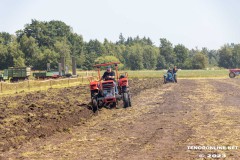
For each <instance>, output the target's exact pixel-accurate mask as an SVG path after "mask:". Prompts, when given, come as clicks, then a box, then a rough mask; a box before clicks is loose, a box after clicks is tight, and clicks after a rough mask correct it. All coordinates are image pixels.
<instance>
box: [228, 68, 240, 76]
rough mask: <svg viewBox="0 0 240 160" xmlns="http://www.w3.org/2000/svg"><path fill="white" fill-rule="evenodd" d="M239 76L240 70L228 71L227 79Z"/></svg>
mask: <svg viewBox="0 0 240 160" xmlns="http://www.w3.org/2000/svg"><path fill="white" fill-rule="evenodd" d="M239 74H240V69H229V77H230V78H235V77H236V76H238V75H239Z"/></svg>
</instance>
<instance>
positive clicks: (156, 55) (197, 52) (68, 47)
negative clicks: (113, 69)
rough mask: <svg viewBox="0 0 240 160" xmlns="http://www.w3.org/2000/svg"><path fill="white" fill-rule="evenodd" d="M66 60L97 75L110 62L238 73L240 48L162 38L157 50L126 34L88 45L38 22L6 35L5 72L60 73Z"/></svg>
mask: <svg viewBox="0 0 240 160" xmlns="http://www.w3.org/2000/svg"><path fill="white" fill-rule="evenodd" d="M196 45H197V44H196ZM61 56H64V57H65V58H66V61H67V65H69V66H71V57H72V56H74V57H76V60H77V67H78V68H79V69H82V70H91V69H93V68H92V66H93V64H95V63H103V62H108V61H120V62H121V63H122V65H121V68H122V69H129V70H142V69H148V70H150V69H166V68H168V67H169V66H173V65H177V66H178V68H182V69H204V68H207V67H223V68H237V67H239V66H240V44H233V43H231V44H223V46H222V47H221V48H219V49H218V50H209V49H208V48H202V49H198V48H194V49H189V48H187V47H185V46H184V45H183V44H177V45H175V46H174V45H173V44H172V43H171V42H170V41H169V40H167V39H165V38H160V46H156V45H155V44H154V43H153V42H152V40H151V39H150V38H148V37H139V36H137V37H124V35H122V34H121V33H120V35H119V39H118V41H116V42H111V41H109V40H107V39H104V41H103V43H102V42H100V41H98V40H90V41H89V42H85V41H84V39H83V37H82V36H81V35H79V34H77V33H74V32H73V29H72V28H71V27H70V26H68V25H66V24H65V23H64V22H62V21H55V20H53V21H49V22H45V21H38V20H32V21H31V23H30V24H26V25H25V27H24V29H22V30H18V31H16V35H11V34H9V33H6V32H0V70H3V69H6V68H7V67H12V66H15V67H17V66H18V67H19V66H30V67H32V69H34V70H45V69H46V64H47V63H51V66H53V67H56V66H57V63H58V62H59V60H60V57H61Z"/></svg>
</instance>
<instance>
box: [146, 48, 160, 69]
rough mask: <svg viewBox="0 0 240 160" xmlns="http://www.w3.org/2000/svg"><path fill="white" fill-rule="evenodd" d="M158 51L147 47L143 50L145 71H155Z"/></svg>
mask: <svg viewBox="0 0 240 160" xmlns="http://www.w3.org/2000/svg"><path fill="white" fill-rule="evenodd" d="M157 54H158V50H157V49H155V48H153V47H152V46H149V45H148V46H145V47H144V48H143V67H144V68H145V69H155V68H156V65H157Z"/></svg>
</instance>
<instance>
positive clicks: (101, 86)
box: [90, 62, 131, 112]
mask: <svg viewBox="0 0 240 160" xmlns="http://www.w3.org/2000/svg"><path fill="white" fill-rule="evenodd" d="M118 64H119V62H110V63H104V64H97V65H95V66H94V67H96V68H97V71H98V80H95V81H92V80H90V90H91V101H92V110H93V112H96V111H97V110H98V109H99V108H101V107H106V108H114V107H117V105H118V102H119V101H121V100H122V101H123V107H124V108H127V107H130V106H131V97H130V92H129V86H128V74H127V73H125V74H124V75H120V76H119V74H118ZM111 65H114V66H115V70H116V82H115V81H114V80H106V81H102V80H101V75H100V69H101V67H102V66H111ZM116 87H117V89H116Z"/></svg>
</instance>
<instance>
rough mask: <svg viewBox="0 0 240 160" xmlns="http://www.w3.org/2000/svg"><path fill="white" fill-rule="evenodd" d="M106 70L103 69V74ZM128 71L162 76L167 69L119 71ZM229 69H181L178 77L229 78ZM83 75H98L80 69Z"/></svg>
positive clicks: (141, 75)
mask: <svg viewBox="0 0 240 160" xmlns="http://www.w3.org/2000/svg"><path fill="white" fill-rule="evenodd" d="M103 72H104V71H101V75H102V74H103ZM125 72H127V73H128V75H129V78H158V77H159V78H161V77H163V75H164V74H165V73H166V70H139V71H130V70H129V71H119V73H120V74H123V73H125ZM228 73H229V71H228V70H226V69H225V70H179V71H178V72H177V75H178V78H228ZM78 74H79V75H81V76H86V75H89V76H97V72H95V71H88V73H87V72H86V71H79V72H78Z"/></svg>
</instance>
